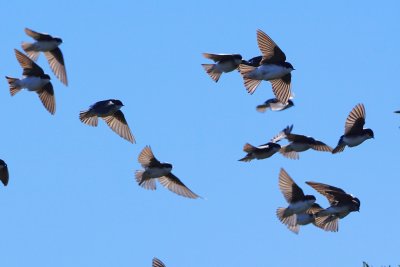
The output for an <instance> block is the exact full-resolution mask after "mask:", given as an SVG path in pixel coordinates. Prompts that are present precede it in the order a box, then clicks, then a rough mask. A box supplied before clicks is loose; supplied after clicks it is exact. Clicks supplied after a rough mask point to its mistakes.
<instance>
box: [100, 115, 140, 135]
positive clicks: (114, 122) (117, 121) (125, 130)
mask: <svg viewBox="0 0 400 267" xmlns="http://www.w3.org/2000/svg"><path fill="white" fill-rule="evenodd" d="M103 119H104V121H105V122H106V123H107V125H108V126H109V127H110V128H111V130H113V131H114V132H115V133H117V134H118V135H119V136H121V137H122V138H124V139H126V140H128V141H129V142H131V143H135V138H134V137H133V135H132V133H131V130H130V129H129V126H128V123H127V122H126V119H125V116H124V114H123V113H122V111H121V110H118V111H117V112H115V113H114V114H113V115H110V116H107V117H104V118H103Z"/></svg>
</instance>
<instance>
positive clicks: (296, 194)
mask: <svg viewBox="0 0 400 267" xmlns="http://www.w3.org/2000/svg"><path fill="white" fill-rule="evenodd" d="M279 189H280V190H281V192H282V194H283V196H284V197H285V199H286V201H287V202H288V203H289V206H288V207H287V208H278V209H277V210H276V216H277V217H278V219H279V220H280V221H281V222H282V223H283V224H285V225H287V226H291V227H295V226H296V225H297V216H296V215H297V214H302V213H305V212H306V211H307V210H308V209H310V208H311V207H312V205H313V204H314V203H315V201H316V198H315V196H313V195H304V192H303V190H302V189H301V188H300V187H299V186H298V185H297V184H296V183H295V182H294V181H293V179H292V178H291V177H290V176H289V174H288V173H287V172H286V171H285V170H284V169H283V168H281V170H280V172H279ZM301 219H303V218H301ZM300 223H302V222H300ZM293 230H295V228H293Z"/></svg>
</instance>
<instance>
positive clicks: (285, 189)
mask: <svg viewBox="0 0 400 267" xmlns="http://www.w3.org/2000/svg"><path fill="white" fill-rule="evenodd" d="M279 189H280V190H281V192H282V194H283V196H284V197H285V199H286V201H287V202H288V203H292V202H297V201H299V200H302V199H303V198H304V193H303V190H302V189H301V188H300V187H299V186H298V185H297V184H296V183H295V182H294V181H293V179H292V178H291V177H290V176H289V174H288V173H287V172H286V171H285V170H284V169H283V168H281V171H280V172H279Z"/></svg>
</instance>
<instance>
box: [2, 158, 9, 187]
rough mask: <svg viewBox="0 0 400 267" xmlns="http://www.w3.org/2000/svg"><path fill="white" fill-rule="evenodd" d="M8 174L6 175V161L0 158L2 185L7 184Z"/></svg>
mask: <svg viewBox="0 0 400 267" xmlns="http://www.w3.org/2000/svg"><path fill="white" fill-rule="evenodd" d="M8 180H9V175H8V167H7V163H5V162H4V160H2V159H0V181H1V182H2V183H3V185H4V186H7V185H8Z"/></svg>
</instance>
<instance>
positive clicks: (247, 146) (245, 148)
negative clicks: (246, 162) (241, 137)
mask: <svg viewBox="0 0 400 267" xmlns="http://www.w3.org/2000/svg"><path fill="white" fill-rule="evenodd" d="M255 149H256V147H255V146H252V145H250V144H249V143H246V144H245V145H244V146H243V151H244V152H246V153H251V152H253V151H254V150H255Z"/></svg>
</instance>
